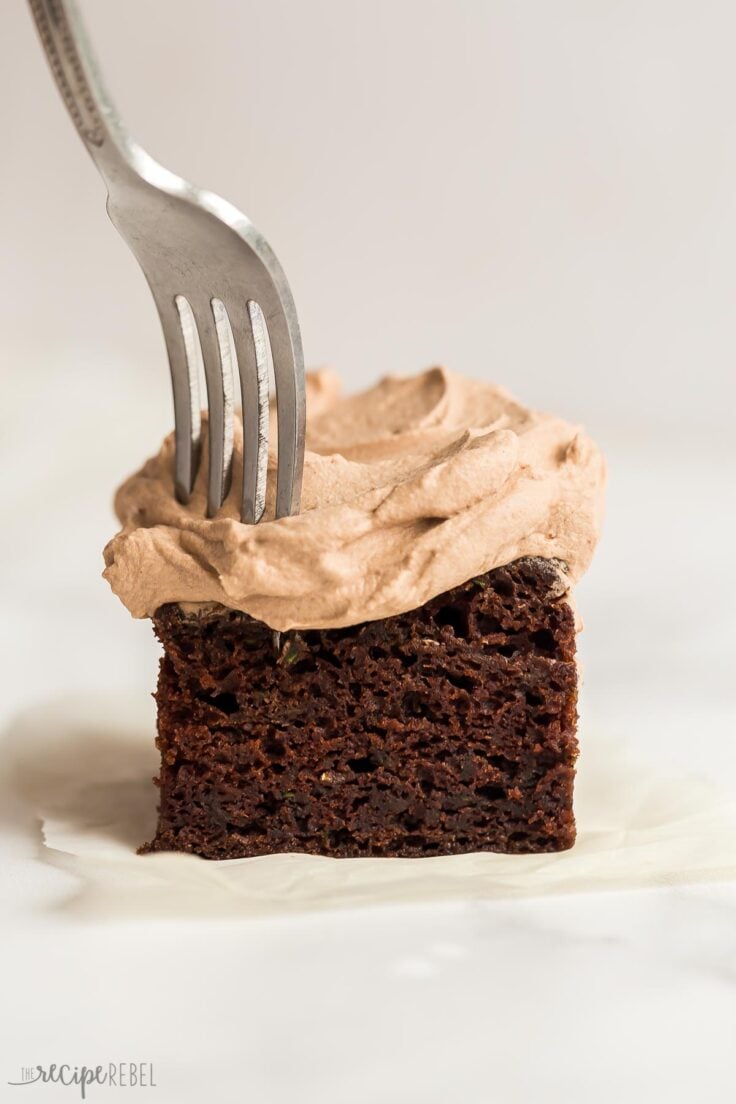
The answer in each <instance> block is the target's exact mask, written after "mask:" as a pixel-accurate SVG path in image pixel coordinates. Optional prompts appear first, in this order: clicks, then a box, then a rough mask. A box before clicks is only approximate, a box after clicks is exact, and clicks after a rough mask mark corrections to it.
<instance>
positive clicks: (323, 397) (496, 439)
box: [104, 368, 605, 630]
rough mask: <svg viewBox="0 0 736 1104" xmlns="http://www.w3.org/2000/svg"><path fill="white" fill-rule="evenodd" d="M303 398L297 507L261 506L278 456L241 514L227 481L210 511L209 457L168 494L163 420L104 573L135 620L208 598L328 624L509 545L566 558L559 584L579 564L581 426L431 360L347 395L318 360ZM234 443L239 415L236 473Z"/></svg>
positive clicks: (388, 610)
mask: <svg viewBox="0 0 736 1104" xmlns="http://www.w3.org/2000/svg"><path fill="white" fill-rule="evenodd" d="M307 410H308V426H307V452H306V456H305V464H304V488H303V493H302V513H301V514H299V515H298V516H297V517H290V518H281V519H279V520H278V521H275V520H273V497H274V484H275V453H274V454H273V455H272V456H271V458H270V462H269V494H268V499H267V507H266V515H265V517H264V520H263V521H262V522H261V523H260V524H259V525H255V526H249V525H244V524H242V523H241V522H240V520H239V517H238V509H239V507H238V504H239V501H240V485H239V482H238V480H237V478H235V479H234V480H233V486H232V488H231V491H230V494H229V495H228V498H227V501H226V502H225V504H224V506H223V508H222V510H221V511H220V513H219V514H218V516H217V517H216V518H213V519H206V518H205V502H206V470H202V471H200V473H199V477H198V480H197V484H196V486H195V489H194V493H193V495H192V498H191V501H190V502H189V504H188V505H186V506H182V505H181V504H180V503H178V502H177V501H176V499H175V497H174V487H173V452H174V443H173V435H171V436H169V437H167V438H166V440H165V441H164V443H163V445H162V447H161V450H160V452H159V453H158V454H157V455H156V456H154V457H153V458H152V459H150V460H149V461H148V462H147V463H146V464H145V465H144V466H143V468H142V469H141V470H140V471H139V472H138V473H137V474H135V475H133V476H131V477H130V478H129V479H128V480H126V482H125V483H124V484H123V485H122V487H121V488H120V490H119V491H118V493H117V496H116V499H115V508H116V511H117V514H118V517H119V518H120V522H121V524H122V529H121V531H120V532H119V533H118V534H117V536H116V537H114V538H113V540H112V541H111V542H110V543H109V544H108V546H107V548H106V549H105V562H106V565H107V566H106V568H105V572H104V575H105V578H106V579H107V580H108V582H109V583H110V586H111V587H112V589H113V591H114V592H115V593H116V594H117V595H118V597H119V598H120V599H121V600H122V601H123V602H124V604H125V605H126V606H127V608H128V609H129V610H130V612H131V613H132V614H133V616H134V617H150V616H151V615H152V614H153V613H154V611H155V610H156V609H157V608H158V607H159V606H161V605H163V604H164V603H166V602H179V603H182V604H188V603H195V604H196V605H197V606H198V605H199V604H200V603H220V604H222V605H224V606H227V607H229V608H231V609H237V610H243V611H244V612H246V613H249V614H251V615H252V616H253V617H256V618H258V619H259V620H261V621H264V622H266V624H268V625H270V626H271V627H272V628H273V629H276V630H286V629H291V628H334V627H339V626H344V625H354V624H358V623H360V622H362V621H370V620H374V619H377V618H381V617H390V616H392V615H395V614H398V613H403V612H404V611H406V610H410V609H414V608H416V607H418V606H420V605H422V604H423V603H424V602H426V601H427V600H428V599H429V598H432V597H434V596H435V595H437V594H440V593H442V592H443V591H446V590H449V589H450V588H451V587H453V586H456V585H458V584H460V583H463V582H465V581H466V580H467V579H469V578H472V577H473V576H476V575H480V574H482V573H484V572H486V571H488V570H490V569H491V568H494V567H499V566H501V565H503V564H506V563H510V562H511V561H512V560H515V559H518V558H519V557H521V556H543V557H548V558H555V559H559V560H562V561H564V563H565V564H566V565H567V568H568V571H569V575H570V579H571V581H573V582H574V581H575V580H576V579H578V578H579V577H580V575H581V574H582V573H583V572H584V571H585V569H586V568H587V566H588V564H589V562H590V559H591V556H592V554H593V549H594V547H595V544H596V541H597V538H598V534H599V530H600V521H601V513H602V499H603V487H604V483H605V465H604V461H603V458H602V456H601V454H600V452H599V451H598V449H597V448H596V446H595V445H594V444H593V442H592V441H591V440H590V439H589V438H588V437H587V436H586V435H585V434H584V433H583V432H581V430H580V429H578V428H576V427H574V426H572V425H569V424H568V423H567V422H565V421H562V420H561V419H559V418H556V417H553V416H551V415H549V414H541V413H538V412H536V411H533V410H529V409H527V408H526V407H524V406H522V405H521V404H519V403H518V402H517V401H516V400H515V399H514V398H512V396H511V395H510V394H509V393H508V392H506V391H505V390H503V389H502V388H500V387H495V386H492V385H490V384H488V383H484V382H480V381H477V380H470V379H466V378H465V377H463V376H459V375H456V374H454V373H452V372H449V371H447V370H445V369H444V368H432V369H430V370H429V371H426V372H424V373H422V374H421V375H419V376H415V377H409V378H399V377H388V378H386V379H384V380H382V381H381V382H380V383H378V384H377V385H376V386H375V387H373V388H371V389H370V390H368V391H365V392H363V393H361V394H358V395H353V396H348V397H347V398H341V397H340V395H339V385H338V383H337V380H336V377H335V376H334V375H332V374H331V373H327V372H318V373H314V374H310V376H309V378H308V407H307ZM205 430H206V422H205ZM205 452H206V449H205ZM241 456H242V431H241V428H240V425H239V423H238V424H236V433H235V456H234V470H235V471H236V472H237V471H238V469H239V466H240V460H241ZM203 467H206V465H203Z"/></svg>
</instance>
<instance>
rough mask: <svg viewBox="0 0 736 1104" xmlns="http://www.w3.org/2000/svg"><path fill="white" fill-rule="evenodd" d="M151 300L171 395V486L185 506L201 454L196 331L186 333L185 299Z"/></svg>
mask: <svg viewBox="0 0 736 1104" xmlns="http://www.w3.org/2000/svg"><path fill="white" fill-rule="evenodd" d="M179 298H180V297H179ZM154 299H155V302H156V308H157V310H158V316H159V318H160V320H161V327H162V329H163V331H164V341H165V342H166V352H167V355H168V358H169V369H170V371H171V386H172V390H173V393H174V442H175V445H176V459H175V461H174V487H175V489H176V497H177V498H178V500H179V501H180V502H184V503H186V502H188V501H189V497H190V495H191V493H192V488H193V486H194V481H195V479H196V478H197V470H198V468H199V460H200V452H201V448H200V444H201V442H200V434H201V418H200V411H199V380H198V378H197V377H198V364H197V360H196V350H197V334H196V329H194V330H190V331H189V333H188V334H187V332H186V327H187V324H188V321H190V322H191V325H192V326H193V324H194V320H193V317H192V313H191V308H190V307H189V304H188V303H187V302H186V300H184V303H186V307H184V306H183V305H182V306H180V305H179V303H178V301H177V300H176V299H174V297H173V296H172V297H171V298H168V297H165V296H162V295H156V294H154ZM187 312H188V313H187ZM189 339H191V344H190V340H189Z"/></svg>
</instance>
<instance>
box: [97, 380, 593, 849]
mask: <svg viewBox="0 0 736 1104" xmlns="http://www.w3.org/2000/svg"><path fill="white" fill-rule="evenodd" d="M308 383H309V388H308V418H309V420H308V435H307V449H308V451H307V454H306V457H305V476H304V490H303V495H302V513H301V514H300V515H298V516H296V517H290V518H282V519H279V520H265V521H263V522H261V523H260V524H259V525H258V526H247V525H244V524H242V523H241V522H240V521H239V519H238V507H237V503H238V502H239V497H240V496H239V489H238V487H237V485H235V486H234V487H233V488H232V490H231V492H230V496H229V498H228V501H227V502H226V504H225V506H224V507H223V510H222V512H221V514H220V515H218V517H217V518H214V519H206V518H205V516H204V515H205V510H204V497H205V486H206V472H200V476H199V482H198V485H197V488H196V489H195V494H194V496H193V498H192V500H191V502H190V503H189V504H188V505H187V506H183V505H181V504H179V503H178V502H177V501H176V499H175V497H174V491H173V475H172V458H173V441H172V439H171V438H168V439H167V441H166V442H165V443H164V445H163V447H162V449H161V452H160V453H159V454H158V456H156V457H154V458H153V459H152V460H150V461H149V462H148V463H147V464H146V465H145V466H144V467H143V469H142V470H141V471H140V472H139V473H138V474H136V475H134V476H133V477H131V478H130V479H129V480H128V481H127V482H126V483H125V484H124V485H123V487H122V488H121V490H120V491H119V492H118V496H117V500H116V508H117V511H118V514H119V516H120V519H121V522H122V525H123V528H122V530H121V532H120V533H119V534H118V535H117V536H116V537H115V538H114V539H113V540H112V541H111V543H110V544H109V545H108V547H107V549H106V553H105V557H106V563H107V567H106V571H105V575H106V577H107V579H108V581H109V582H110V584H111V586H112V588H113V590H114V591H115V592H116V593H117V594H118V595H119V596H120V598H121V599H122V600H123V602H124V603H125V605H126V606H127V607H128V609H129V610H130V611H131V613H132V614H133V615H134V616H137V617H150V618H151V619H152V620H153V625H154V629H155V632H156V634H157V636H158V638H159V640H160V641H161V643H162V645H163V649H164V655H163V658H162V660H161V668H160V674H159V682H158V689H157V693H156V700H157V704H158V740H157V744H158V747H159V749H160V752H161V769H160V774H159V777H158V779H157V782H158V785H159V787H160V806H159V821H158V828H157V832H156V835H155V837H154V839H153V840H152V841H150V842H149V843H148V844H146V845H144V847H143V848H142V849H143V850H178V851H188V852H192V853H195V854H198V855H202V856H204V857H206V858H212V859H222V858H237V857H242V856H250V855H262V854H269V853H273V852H311V853H316V854H322V855H335V856H361V855H373V856H398V855H404V856H424V855H443V854H453V853H461V852H468V851H488V850H490V851H503V852H540V851H555V850H560V849H562V848H566V847H570V846H571V845H572V843H573V842H574V839H575V821H574V816H573V807H572V797H573V781H574V765H575V759H576V755H577V738H576V721H577V714H576V697H577V672H576V663H575V634H576V619H575V616H574V613H573V610H572V608H571V605H570V601H569V593H570V587H571V585H572V583H573V582H574V581H575V580H576V579H577V578H579V576H580V574H581V573H582V572H583V571H584V570H585V568H586V567H587V565H588V563H589V560H590V557H591V555H592V552H593V548H594V545H595V541H596V537H597V532H598V527H599V519H600V511H601V500H602V489H603V483H604V465H603V461H602V458H601V456H600V453H599V452H598V451H597V449H596V448H595V446H594V445H593V443H592V442H591V441H590V440H589V439H588V438H587V437H585V436H584V435H583V434H582V433H581V432H580V431H579V430H577V429H576V428H574V427H572V426H570V425H568V424H567V423H565V422H563V421H561V420H560V419H557V418H554V417H551V416H549V415H545V414H540V413H537V412H535V411H531V410H528V409H526V408H525V407H523V406H521V405H520V404H518V403H517V402H516V401H515V400H513V399H512V398H511V397H510V396H509V395H508V394H507V393H506V392H505V391H503V390H501V389H500V388H496V387H492V386H490V385H488V384H484V383H480V382H477V381H471V380H467V379H464V378H462V377H459V376H456V375H453V374H451V373H449V372H446V371H444V370H443V369H432V370H430V371H429V372H426V373H424V374H422V375H420V376H419V377H415V378H410V379H397V378H389V379H386V380H383V381H382V382H381V383H379V384H378V385H377V386H376V387H374V388H372V389H371V390H370V391H367V392H365V393H363V394H361V395H357V396H353V397H350V398H346V399H341V398H340V397H339V395H338V392H337V388H336V385H335V380H334V377H331V376H329V375H327V374H326V373H319V374H316V375H314V376H312V377H310V379H309V381H308ZM241 448H242V442H241V441H240V440H237V439H236V465H235V470H236V471H237V454H238V452H239V450H240V449H241ZM272 509H273V506H272V504H271V505H270V510H271V511H272ZM268 516H269V515H268V508H267V518H268ZM271 517H272V513H271Z"/></svg>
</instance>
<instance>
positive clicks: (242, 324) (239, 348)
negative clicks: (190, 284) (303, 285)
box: [228, 300, 268, 525]
mask: <svg viewBox="0 0 736 1104" xmlns="http://www.w3.org/2000/svg"><path fill="white" fill-rule="evenodd" d="M247 312H248V313H247V315H246V313H245V311H244V310H243V309H242V306H241V307H240V309H239V310H236V309H234V308H233V307H231V308H230V310H229V312H228V313H229V315H230V325H231V327H232V334H233V342H234V344H235V353H236V359H237V362H238V372H239V374H240V394H241V397H242V401H243V498H242V504H241V511H240V516H241V519H242V520H243V521H244V522H245V523H246V524H248V525H255V524H256V523H257V522H259V521H260V520H261V517H262V516H263V510H264V507H265V505H266V480H267V476H268V347H267V344H266V333H265V329H264V326H265V323H264V321H263V315H262V313H261V309H260V307H259V306H258V304H257V303H254V302H253V301H252V300H250V301H249V302H248V304H247Z"/></svg>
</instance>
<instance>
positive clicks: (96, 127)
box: [28, 0, 135, 181]
mask: <svg viewBox="0 0 736 1104" xmlns="http://www.w3.org/2000/svg"><path fill="white" fill-rule="evenodd" d="M28 2H29V6H30V9H31V14H32V16H33V19H34V22H35V24H36V29H37V31H38V35H39V38H40V39H41V45H42V46H43V49H44V53H45V54H46V58H47V61H48V63H49V66H50V68H51V72H52V74H53V77H54V80H55V81H56V85H57V87H58V89H59V92H60V93H61V98H62V100H63V101H64V104H65V105H66V109H67V111H68V112H69V115H70V116H71V119H72V122H73V123H74V125H75V127H76V128H77V133H78V134H79V137H80V138H81V139H82V141H83V142H84V144H85V146H86V147H87V151H88V152H89V154H90V156H91V157H92V160H93V161H94V162H95V164H96V165H97V168H98V169H99V171H100V173H101V174H102V176H103V178H104V179H105V181H108V180H110V179H111V178H115V177H116V176H119V175H122V174H125V173H127V172H129V171H130V170H131V169H133V143H132V142H131V140H130V138H129V137H128V135H127V133H126V131H125V128H124V127H123V124H122V122H121V121H120V119H119V117H118V115H117V112H116V111H115V108H114V107H113V105H112V103H111V101H110V99H109V97H108V95H107V93H106V92H105V90H104V88H103V86H102V82H101V80H100V77H99V73H98V71H97V66H96V65H95V61H94V57H93V55H92V51H91V48H90V46H89V43H88V42H87V38H86V35H85V33H84V27H83V25H82V21H81V19H80V16H79V13H78V12H77V10H76V6H75V4H74V0H28ZM133 171H135V170H133Z"/></svg>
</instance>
